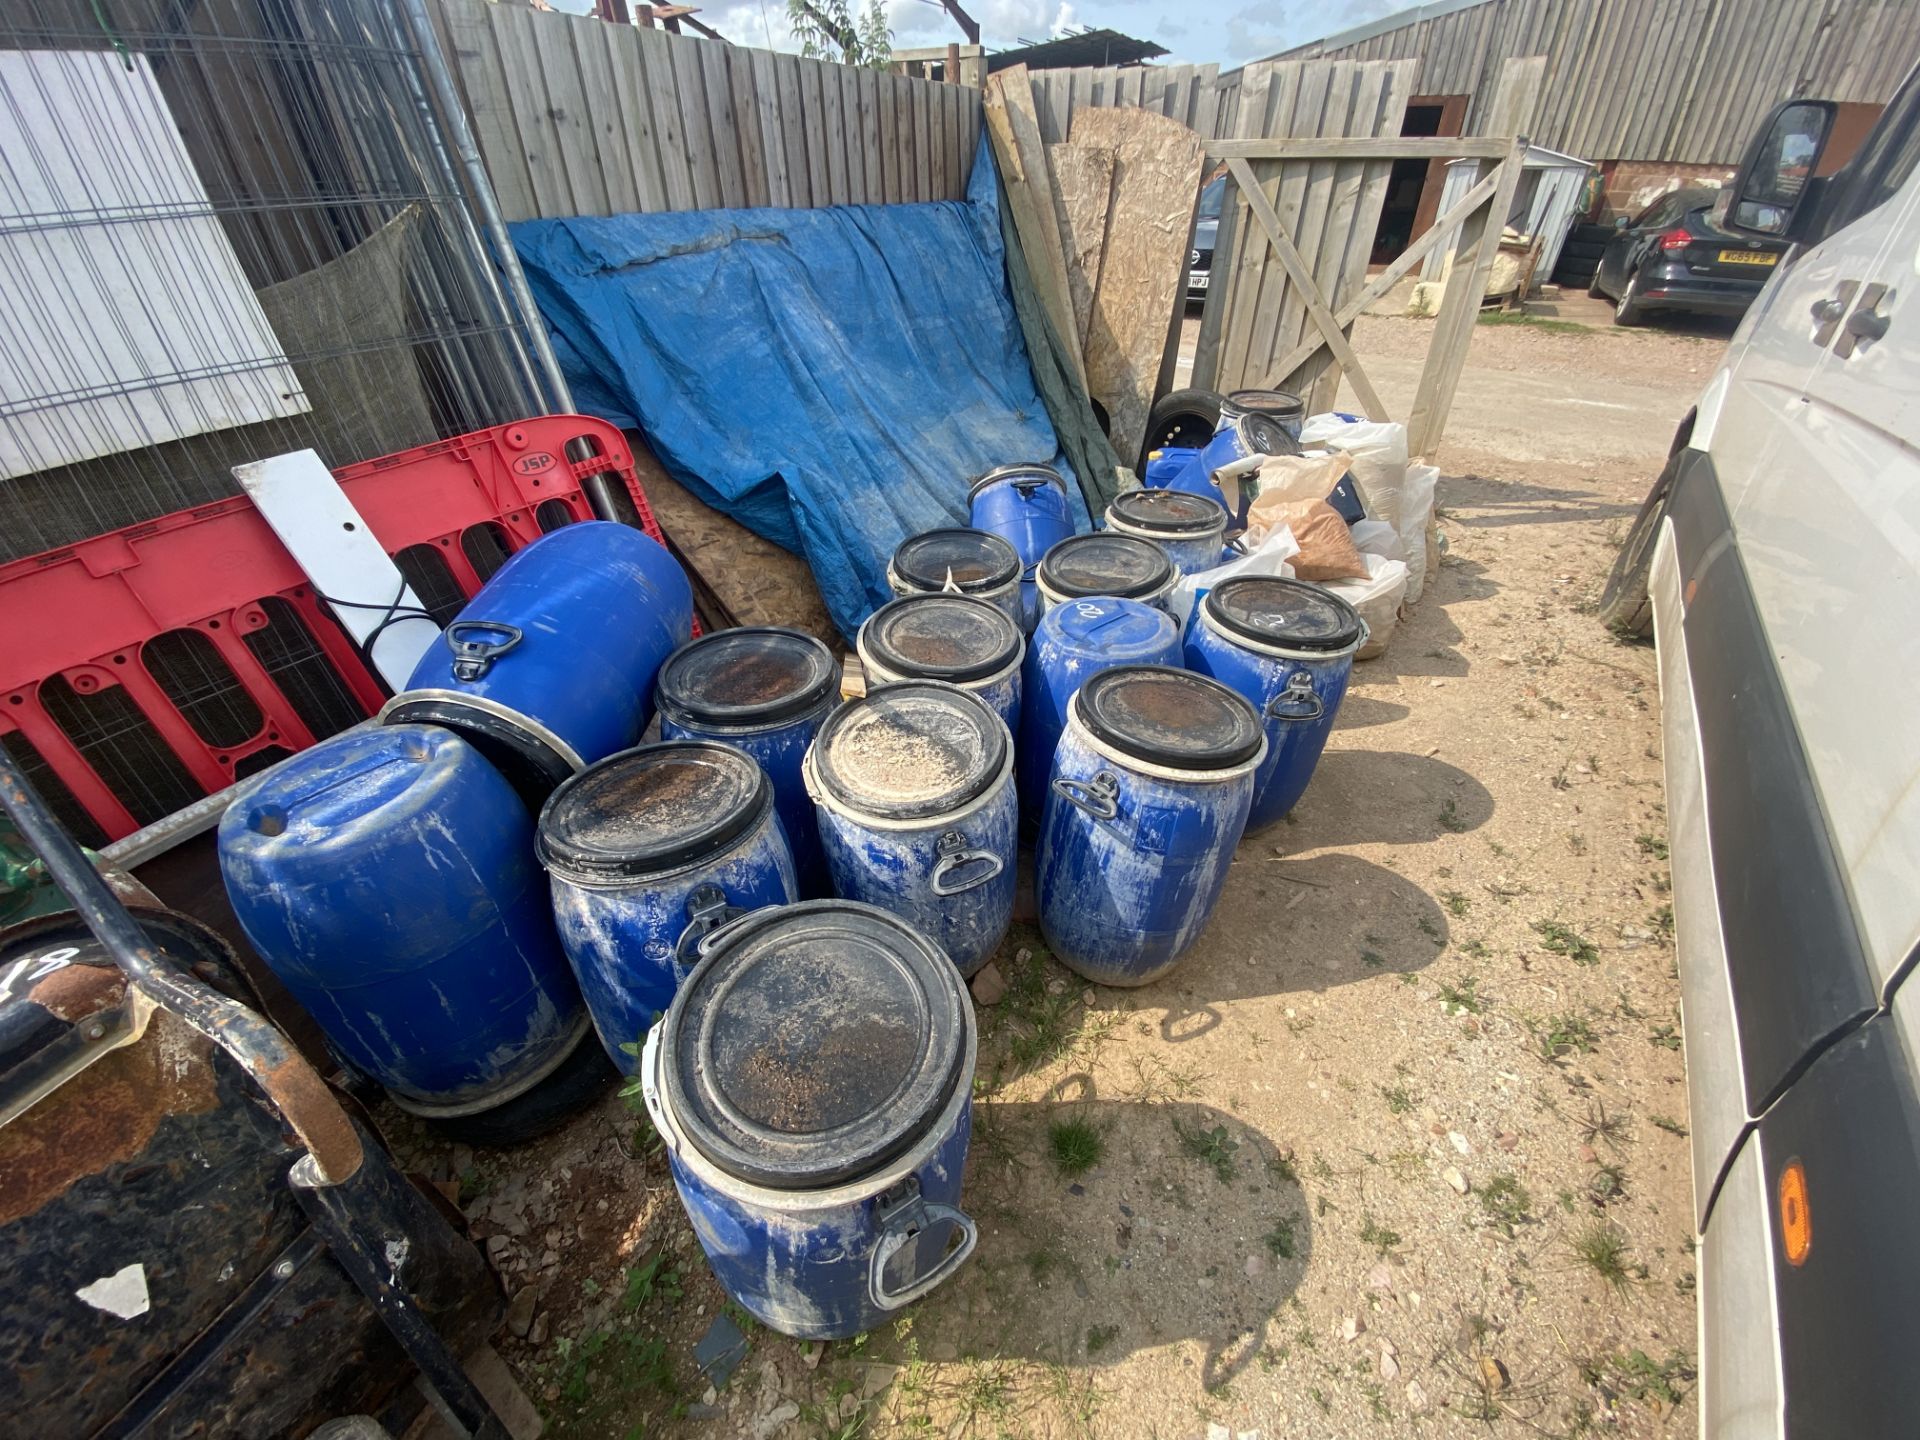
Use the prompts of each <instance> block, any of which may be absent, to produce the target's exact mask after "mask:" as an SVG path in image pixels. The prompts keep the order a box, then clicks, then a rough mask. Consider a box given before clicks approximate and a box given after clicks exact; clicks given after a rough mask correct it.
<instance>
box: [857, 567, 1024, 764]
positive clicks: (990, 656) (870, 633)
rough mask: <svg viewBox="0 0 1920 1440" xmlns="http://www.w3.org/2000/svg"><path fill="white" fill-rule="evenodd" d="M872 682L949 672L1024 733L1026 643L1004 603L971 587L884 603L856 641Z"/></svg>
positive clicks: (1011, 728)
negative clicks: (1000, 606)
mask: <svg viewBox="0 0 1920 1440" xmlns="http://www.w3.org/2000/svg"><path fill="white" fill-rule="evenodd" d="M854 648H855V649H856V650H857V651H858V652H859V655H860V667H861V669H862V670H863V671H864V672H865V673H866V677H867V684H868V685H869V686H874V685H887V684H891V683H893V682H894V681H896V680H944V681H946V682H947V684H949V685H957V686H959V687H960V688H961V689H962V690H967V691H971V692H972V693H973V694H975V695H978V696H979V697H980V698H981V699H982V700H984V701H986V702H987V704H988V705H989V706H991V707H992V708H993V712H994V714H996V715H998V716H999V717H1000V718H1001V720H1003V721H1005V722H1006V726H1007V731H1008V733H1010V734H1014V735H1017V734H1019V733H1020V693H1021V684H1020V662H1021V661H1022V660H1023V659H1024V658H1025V657H1026V653H1027V643H1026V639H1025V637H1024V636H1022V635H1021V633H1020V627H1019V626H1017V625H1015V624H1014V623H1013V622H1012V621H1010V620H1008V619H1007V617H1006V614H1005V612H1004V611H1001V610H997V609H995V608H994V607H993V606H991V605H989V604H987V603H986V602H985V601H982V600H975V599H973V598H971V597H970V596H966V595H906V596H902V597H901V598H900V599H898V600H891V601H889V602H888V603H886V604H885V605H882V606H881V607H880V608H879V609H878V610H876V611H874V612H873V614H871V615H869V616H868V617H867V621H866V623H865V624H864V625H862V626H861V627H860V634H859V636H858V637H857V638H856V640H855V642H854Z"/></svg>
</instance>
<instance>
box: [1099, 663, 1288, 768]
mask: <svg viewBox="0 0 1920 1440" xmlns="http://www.w3.org/2000/svg"><path fill="white" fill-rule="evenodd" d="M1073 707H1074V714H1075V715H1077V716H1078V717H1079V719H1080V723H1081V724H1082V725H1084V726H1086V727H1087V729H1088V730H1090V731H1092V732H1093V734H1094V735H1096V736H1097V737H1099V738H1100V739H1101V740H1104V741H1105V742H1106V743H1107V744H1109V745H1111V746H1112V747H1113V748H1114V749H1116V750H1118V751H1120V753H1121V754H1123V755H1131V756H1132V757H1133V758H1135V759H1137V760H1145V761H1147V762H1148V763H1150V764H1154V765H1166V766H1171V767H1173V768H1175V769H1180V770H1231V769H1232V768H1233V767H1234V766H1236V765H1243V764H1245V763H1246V762H1247V761H1249V760H1251V759H1252V758H1253V757H1254V756H1255V755H1258V754H1259V753H1260V741H1261V739H1262V735H1261V730H1260V717H1259V715H1258V714H1257V713H1255V711H1254V708H1253V706H1251V705H1249V704H1248V703H1247V702H1246V700H1245V699H1244V698H1242V697H1241V696H1240V695H1238V694H1236V693H1235V692H1234V691H1232V690H1229V689H1228V688H1227V687H1226V686H1224V685H1222V684H1221V683H1220V682H1219V681H1218V680H1215V679H1213V678H1211V677H1210V676H1206V675H1197V674H1195V673H1194V672H1193V671H1191V670H1179V669H1175V668H1174V667H1173V666H1171V665H1116V666H1114V667H1113V668H1112V669H1111V670H1102V671H1101V672H1100V673H1099V674H1098V675H1095V676H1094V677H1093V678H1092V679H1091V680H1089V681H1087V683H1086V684H1084V685H1082V686H1081V687H1080V688H1079V690H1077V691H1076V692H1074V697H1073Z"/></svg>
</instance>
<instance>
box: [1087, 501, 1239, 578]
mask: <svg viewBox="0 0 1920 1440" xmlns="http://www.w3.org/2000/svg"><path fill="white" fill-rule="evenodd" d="M1231 518H1232V517H1231V516H1229V515H1228V514H1227V507H1226V506H1225V505H1222V504H1221V503H1220V502H1219V501H1218V500H1215V499H1213V498H1212V497H1211V496H1208V495H1189V494H1187V493H1186V492H1185V491H1182V490H1123V491H1121V492H1120V493H1119V494H1118V495H1116V496H1114V497H1113V501H1112V503H1110V504H1109V505H1108V506H1107V516H1106V523H1107V530H1108V532H1109V533H1110V534H1114V535H1132V536H1134V537H1135V538H1137V539H1141V540H1151V541H1153V542H1154V543H1155V544H1157V545H1158V546H1159V547H1160V548H1161V549H1162V550H1164V551H1166V552H1167V558H1168V559H1169V560H1171V561H1172V562H1173V564H1174V568H1175V569H1177V570H1179V572H1180V573H1181V574H1182V575H1193V574H1197V573H1198V572H1200V571H1202V570H1211V569H1213V568H1214V567H1215V566H1216V565H1218V564H1219V563H1220V555H1221V552H1222V551H1223V550H1224V549H1225V548H1226V543H1227V523H1228V521H1229V520H1230V519H1231Z"/></svg>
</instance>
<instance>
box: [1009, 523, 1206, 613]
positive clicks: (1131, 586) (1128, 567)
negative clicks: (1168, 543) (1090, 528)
mask: <svg viewBox="0 0 1920 1440" xmlns="http://www.w3.org/2000/svg"><path fill="white" fill-rule="evenodd" d="M1174 573H1175V572H1174V568H1173V561H1171V560H1169V559H1168V558H1167V552H1166V551H1164V550H1162V549H1161V548H1160V547H1159V546H1158V545H1156V544H1154V542H1153V541H1151V540H1143V539H1141V538H1140V537H1139V536H1138V535H1115V534H1113V533H1111V532H1100V533H1096V534H1092V535H1069V536H1068V537H1067V538H1066V539H1065V540H1062V541H1061V542H1060V543H1059V544H1057V545H1055V546H1054V547H1053V548H1052V549H1050V550H1049V551H1047V553H1046V554H1045V555H1044V556H1043V557H1041V560H1040V570H1039V579H1040V583H1041V584H1042V585H1045V586H1046V587H1047V589H1049V590H1051V591H1052V592H1053V593H1054V594H1056V595H1063V596H1065V597H1067V598H1068V599H1074V598H1076V597H1078V596H1081V595H1111V596H1113V597H1114V598H1115V599H1117V600H1136V599H1138V598H1139V597H1140V596H1142V595H1154V594H1158V593H1159V592H1160V591H1161V590H1162V589H1164V588H1165V587H1166V585H1167V583H1168V582H1169V581H1171V580H1172V579H1173V577H1174Z"/></svg>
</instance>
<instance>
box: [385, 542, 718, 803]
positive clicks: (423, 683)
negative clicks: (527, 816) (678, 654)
mask: <svg viewBox="0 0 1920 1440" xmlns="http://www.w3.org/2000/svg"><path fill="white" fill-rule="evenodd" d="M692 633H693V588H692V586H691V585H689V584H688V583H687V576H686V572H685V571H683V570H682V569H681V568H680V565H679V562H678V561H676V560H675V559H674V558H673V557H672V556H671V555H669V554H668V553H667V552H666V550H665V549H664V548H662V547H661V546H660V545H659V544H658V543H657V542H655V541H654V540H652V539H650V538H649V537H648V536H647V535H645V534H644V533H642V532H641V531H639V530H635V529H633V528H632V527H631V526H628V525H619V524H615V523H614V522H612V521H607V520H583V521H580V522H579V523H577V524H573V525H568V526H565V527H563V528H561V529H559V530H555V531H553V532H552V533H551V534H548V535H543V536H541V537H540V538H539V539H538V540H536V541H534V542H533V543H532V544H531V545H529V546H527V547H526V548H525V549H524V550H520V551H517V552H515V554H514V555H513V556H512V557H511V558H509V559H508V561H507V563H506V564H504V565H502V566H501V567H500V569H499V570H498V571H496V572H495V573H494V576H493V578H492V579H490V580H489V581H487V583H486V584H485V585H483V586H481V587H480V591H479V593H478V594H476V595H475V596H474V597H473V599H471V600H469V601H468V602H467V603H466V605H465V606H464V607H463V608H462V609H461V611H460V614H459V615H458V616H457V617H456V618H455V619H454V621H453V623H452V624H451V625H449V626H447V629H446V633H445V634H444V635H443V636H441V639H440V643H439V644H437V645H435V646H434V647H433V648H432V649H430V650H428V651H427V653H426V654H425V655H423V656H422V657H421V658H420V663H419V664H418V665H416V666H415V667H414V671H413V674H412V675H411V676H409V677H408V680H407V687H406V689H405V690H404V691H403V692H402V693H400V694H398V695H396V696H394V698H393V699H391V700H389V701H388V702H387V704H386V707H385V708H384V709H383V710H381V712H380V715H381V718H382V719H383V720H385V721H386V722H387V723H389V724H400V723H405V722H410V721H425V722H429V723H432V724H435V725H445V726H447V727H448V728H449V729H453V730H458V731H459V732H460V733H461V734H462V735H464V736H466V737H467V738H468V739H469V740H471V741H472V742H473V743H474V744H475V745H476V746H478V747H479V748H480V749H481V751H482V752H483V753H485V755H486V756H487V758H488V759H489V760H492V761H493V762H494V763H495V764H496V765H498V766H499V767H500V769H501V770H502V772H503V773H505V774H506V775H507V776H508V777H509V778H510V779H512V780H513V782H514V784H515V786H516V788H518V789H519V790H520V791H521V793H522V794H523V795H526V796H528V797H529V798H530V799H532V800H533V801H534V803H535V807H536V808H538V803H539V802H540V801H542V800H545V799H546V797H547V795H548V794H549V793H551V791H552V790H553V787H554V786H555V785H557V784H559V783H560V781H562V780H564V779H565V778H566V777H567V776H568V775H571V774H573V773H574V772H575V771H577V770H579V769H580V768H582V767H583V766H586V765H591V764H592V763H593V762H594V761H595V760H600V759H603V758H605V757H606V756H608V755H611V754H613V753H614V752H615V751H616V750H624V749H626V748H627V747H628V746H629V745H631V744H633V743H634V741H636V740H638V739H639V738H640V732H641V731H642V730H644V729H645V728H646V725H647V719H648V716H649V714H650V713H651V706H652V697H653V678H654V675H655V674H656V672H658V670H659V669H660V665H661V662H662V661H664V660H665V659H666V658H667V656H669V655H670V654H672V653H673V651H674V650H675V648H676V647H678V646H680V645H683V644H685V643H686V641H687V638H688V636H690V635H691V634H692Z"/></svg>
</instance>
